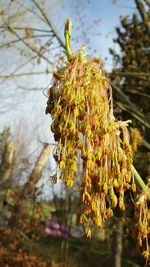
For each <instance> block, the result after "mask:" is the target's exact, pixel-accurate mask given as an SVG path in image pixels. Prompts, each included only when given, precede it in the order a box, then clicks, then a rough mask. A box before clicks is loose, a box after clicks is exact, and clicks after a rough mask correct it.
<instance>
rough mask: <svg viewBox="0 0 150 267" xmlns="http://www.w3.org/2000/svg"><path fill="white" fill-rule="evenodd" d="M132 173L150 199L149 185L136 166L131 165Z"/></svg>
mask: <svg viewBox="0 0 150 267" xmlns="http://www.w3.org/2000/svg"><path fill="white" fill-rule="evenodd" d="M131 171H132V174H133V175H134V178H135V180H136V182H137V184H138V185H139V186H140V187H141V189H142V190H143V191H144V192H145V193H146V195H147V198H148V199H149V200H150V189H149V188H148V187H147V185H146V184H145V183H144V182H143V180H142V178H141V176H140V175H139V173H138V172H137V170H136V169H135V168H134V166H133V165H132V166H131Z"/></svg>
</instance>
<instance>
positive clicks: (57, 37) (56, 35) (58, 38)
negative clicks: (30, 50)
mask: <svg viewBox="0 0 150 267" xmlns="http://www.w3.org/2000/svg"><path fill="white" fill-rule="evenodd" d="M32 2H33V3H34V4H35V6H36V7H37V8H38V9H39V11H40V12H41V14H42V16H43V18H44V19H45V21H46V22H47V24H48V25H49V27H50V29H51V30H52V32H53V33H54V35H55V37H56V39H57V40H58V42H59V43H60V44H61V46H62V47H63V48H64V49H65V43H64V41H63V40H62V39H61V37H60V35H59V34H58V32H57V30H56V29H55V27H54V25H53V24H52V22H51V21H50V19H49V18H48V17H47V15H46V13H45V12H44V10H43V9H42V8H41V7H40V5H39V4H38V3H37V2H36V1H35V0H32Z"/></svg>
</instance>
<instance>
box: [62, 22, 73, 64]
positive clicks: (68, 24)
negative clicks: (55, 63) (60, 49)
mask: <svg viewBox="0 0 150 267" xmlns="http://www.w3.org/2000/svg"><path fill="white" fill-rule="evenodd" d="M64 35H65V41H66V43H65V48H66V55H67V57H68V59H69V60H70V59H72V58H73V55H72V51H71V47H70V38H71V20H70V18H67V20H66V23H65V32H64Z"/></svg>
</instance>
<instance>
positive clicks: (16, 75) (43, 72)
mask: <svg viewBox="0 0 150 267" xmlns="http://www.w3.org/2000/svg"><path fill="white" fill-rule="evenodd" d="M49 73H51V72H50V71H39V72H38V71H37V72H24V73H15V74H8V75H1V76H0V79H10V78H16V77H22V76H32V75H41V74H49Z"/></svg>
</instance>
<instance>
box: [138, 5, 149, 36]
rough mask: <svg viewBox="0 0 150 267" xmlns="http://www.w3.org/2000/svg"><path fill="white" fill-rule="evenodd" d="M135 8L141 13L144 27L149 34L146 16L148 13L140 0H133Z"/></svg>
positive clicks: (147, 17)
mask: <svg viewBox="0 0 150 267" xmlns="http://www.w3.org/2000/svg"><path fill="white" fill-rule="evenodd" d="M135 3H136V6H137V9H138V10H139V13H140V15H141V18H142V20H143V22H144V24H145V28H146V29H147V31H148V34H149V35H150V19H149V16H148V13H147V12H146V11H145V8H144V5H143V3H142V1H141V0H135Z"/></svg>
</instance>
